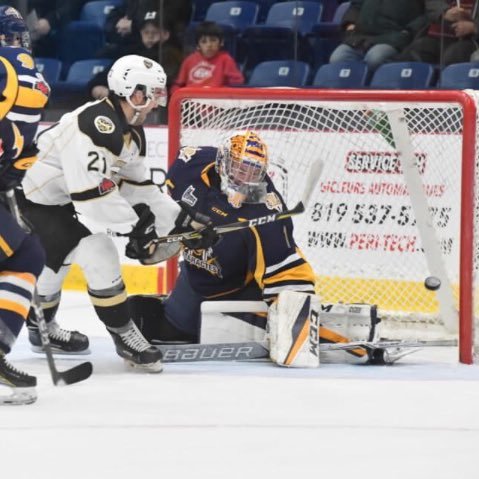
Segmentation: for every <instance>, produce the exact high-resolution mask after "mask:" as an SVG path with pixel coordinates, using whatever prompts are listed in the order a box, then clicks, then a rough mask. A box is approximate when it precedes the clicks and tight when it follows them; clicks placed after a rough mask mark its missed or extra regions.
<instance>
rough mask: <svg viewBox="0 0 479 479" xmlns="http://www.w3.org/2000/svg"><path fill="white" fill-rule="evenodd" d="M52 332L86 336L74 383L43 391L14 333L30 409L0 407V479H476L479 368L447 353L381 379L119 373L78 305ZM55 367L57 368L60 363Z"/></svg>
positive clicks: (338, 368)
mask: <svg viewBox="0 0 479 479" xmlns="http://www.w3.org/2000/svg"><path fill="white" fill-rule="evenodd" d="M59 318H60V322H61V324H62V325H63V326H65V327H69V328H76V329H78V330H80V331H82V332H84V333H87V334H89V336H90V341H91V349H92V354H91V355H90V356H82V357H75V358H73V357H70V358H68V359H61V358H58V357H57V365H58V368H59V369H60V370H63V369H66V368H69V367H71V366H72V365H74V364H76V363H78V362H79V361H82V360H87V359H88V360H91V361H92V362H93V366H94V373H93V376H92V377H91V378H89V379H88V380H87V381H85V382H83V383H79V384H76V385H72V386H66V387H54V386H53V385H52V383H51V380H50V377H49V373H48V369H47V365H46V362H45V360H44V359H43V358H42V357H41V356H39V355H36V354H34V353H32V352H31V351H30V349H29V347H28V344H27V339H26V334H25V332H23V333H22V335H21V337H20V338H19V340H18V342H17V344H16V347H15V351H14V352H13V353H12V354H11V355H10V357H9V358H10V360H11V361H12V362H13V363H14V364H15V365H16V366H18V367H19V368H20V369H24V370H25V371H27V372H29V373H32V374H35V375H37V376H38V381H39V386H38V394H39V399H38V401H37V403H35V404H34V405H31V406H17V407H14V406H4V407H0V478H1V479H7V478H8V479H10V478H13V479H27V478H28V479H31V478H40V479H44V478H45V479H47V478H48V479H56V478H62V479H77V478H78V479H87V478H88V479H110V478H112V479H113V478H114V479H123V478H129V479H138V478H142V477H145V476H147V475H148V476H149V477H153V478H169V477H171V478H172V479H177V478H188V479H190V478H191V479H199V478H220V477H221V478H223V479H230V478H242V479H245V478H251V479H256V478H283V477H284V478H291V479H293V478H295V479H296V478H298V477H300V474H306V475H307V476H308V477H318V478H323V479H338V478H339V479H342V478H348V479H349V478H351V477H354V478H355V479H362V478H368V479H370V478H381V479H382V478H385V479H396V478H401V479H410V478H412V479H416V478H418V479H419V478H421V479H428V478H431V479H432V478H434V479H442V478H444V479H446V478H447V479H453V478H454V479H455V478H461V479H462V478H468V479H469V478H475V477H479V472H478V464H479V461H478V460H477V459H476V458H477V454H478V452H477V450H478V449H479V414H478V411H479V367H478V366H465V365H459V364H458V363H457V360H456V357H457V352H456V351H455V350H453V349H444V348H443V349H440V348H434V349H432V348H431V349H430V350H428V351H426V350H423V351H421V352H419V353H416V354H414V355H412V356H409V357H407V358H405V359H404V360H403V361H402V362H401V363H398V364H396V365H395V366H392V367H372V366H353V365H324V366H322V367H321V368H320V369H317V370H314V371H313V370H288V369H281V368H278V367H275V366H273V365H271V364H269V363H190V364H177V365H175V364H168V365H166V366H165V371H164V372H163V373H161V374H159V375H146V374H141V373H132V372H130V371H127V370H126V369H125V367H124V365H123V362H122V360H121V359H120V358H118V357H117V356H116V354H115V352H114V349H113V344H112V341H111V340H110V339H109V337H107V334H106V332H105V330H104V328H103V326H102V325H101V324H100V323H99V321H98V320H96V318H95V315H94V311H93V309H92V307H91V306H90V305H89V303H88V299H87V296H86V294H82V293H65V294H64V298H63V302H62V306H61V310H60V314H59ZM63 358H64V357H63Z"/></svg>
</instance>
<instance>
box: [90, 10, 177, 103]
mask: <svg viewBox="0 0 479 479" xmlns="http://www.w3.org/2000/svg"><path fill="white" fill-rule="evenodd" d="M170 32H171V30H170V26H169V24H168V21H167V20H166V19H164V20H163V23H161V21H160V18H159V14H158V12H157V11H155V10H154V11H150V12H145V14H144V17H143V21H142V22H141V23H140V37H141V41H140V42H139V43H138V44H136V45H134V46H125V47H124V48H119V49H118V50H117V53H116V58H120V57H122V56H124V55H131V54H134V55H140V56H143V57H146V58H150V59H151V60H154V61H156V62H158V63H160V64H161V66H162V67H163V69H164V70H165V73H166V75H167V85H168V84H169V82H170V81H173V79H174V78H175V76H176V75H177V74H178V70H179V67H180V64H181V61H182V59H183V54H182V52H181V50H180V49H179V48H178V47H177V46H176V44H175V42H174V41H172V40H171V33H170ZM108 72H109V69H107V70H104V71H102V72H100V73H98V75H96V76H95V77H94V78H93V79H92V80H90V82H89V84H88V89H89V92H90V95H91V96H92V97H93V98H94V99H96V100H99V99H101V98H104V97H106V96H108V87H107V77H108ZM170 79H171V80H170Z"/></svg>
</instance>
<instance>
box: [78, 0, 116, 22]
mask: <svg viewBox="0 0 479 479" xmlns="http://www.w3.org/2000/svg"><path fill="white" fill-rule="evenodd" d="M119 4H120V2H118V1H117V0H116V1H115V0H99V1H93V2H87V3H85V5H83V8H82V9H81V12H80V20H82V21H85V22H93V23H96V24H97V25H98V26H99V27H102V28H103V27H104V26H105V21H106V17H107V16H108V14H109V13H110V12H111V11H112V10H113V9H114V8H115V7H117V6H118V5H119Z"/></svg>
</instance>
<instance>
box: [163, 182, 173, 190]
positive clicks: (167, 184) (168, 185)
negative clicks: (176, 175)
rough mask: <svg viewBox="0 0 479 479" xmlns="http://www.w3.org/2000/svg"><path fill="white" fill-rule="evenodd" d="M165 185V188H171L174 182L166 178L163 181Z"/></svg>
mask: <svg viewBox="0 0 479 479" xmlns="http://www.w3.org/2000/svg"><path fill="white" fill-rule="evenodd" d="M165 185H166V187H167V188H169V189H170V190H173V189H174V188H175V185H174V183H173V182H172V181H171V180H166V181H165Z"/></svg>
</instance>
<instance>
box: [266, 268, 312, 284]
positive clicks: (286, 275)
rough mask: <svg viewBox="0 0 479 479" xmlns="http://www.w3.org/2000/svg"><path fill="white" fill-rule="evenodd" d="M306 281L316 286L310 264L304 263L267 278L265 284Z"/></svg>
mask: <svg viewBox="0 0 479 479" xmlns="http://www.w3.org/2000/svg"><path fill="white" fill-rule="evenodd" d="M291 280H292V281H305V282H311V283H312V284H313V285H314V281H315V275H314V271H313V269H312V268H311V265H310V264H309V263H302V264H299V265H297V266H295V267H293V268H288V269H286V270H284V271H281V272H279V273H277V274H274V275H272V276H269V277H268V278H265V280H264V284H268V285H271V284H274V283H277V282H280V281H291Z"/></svg>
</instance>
